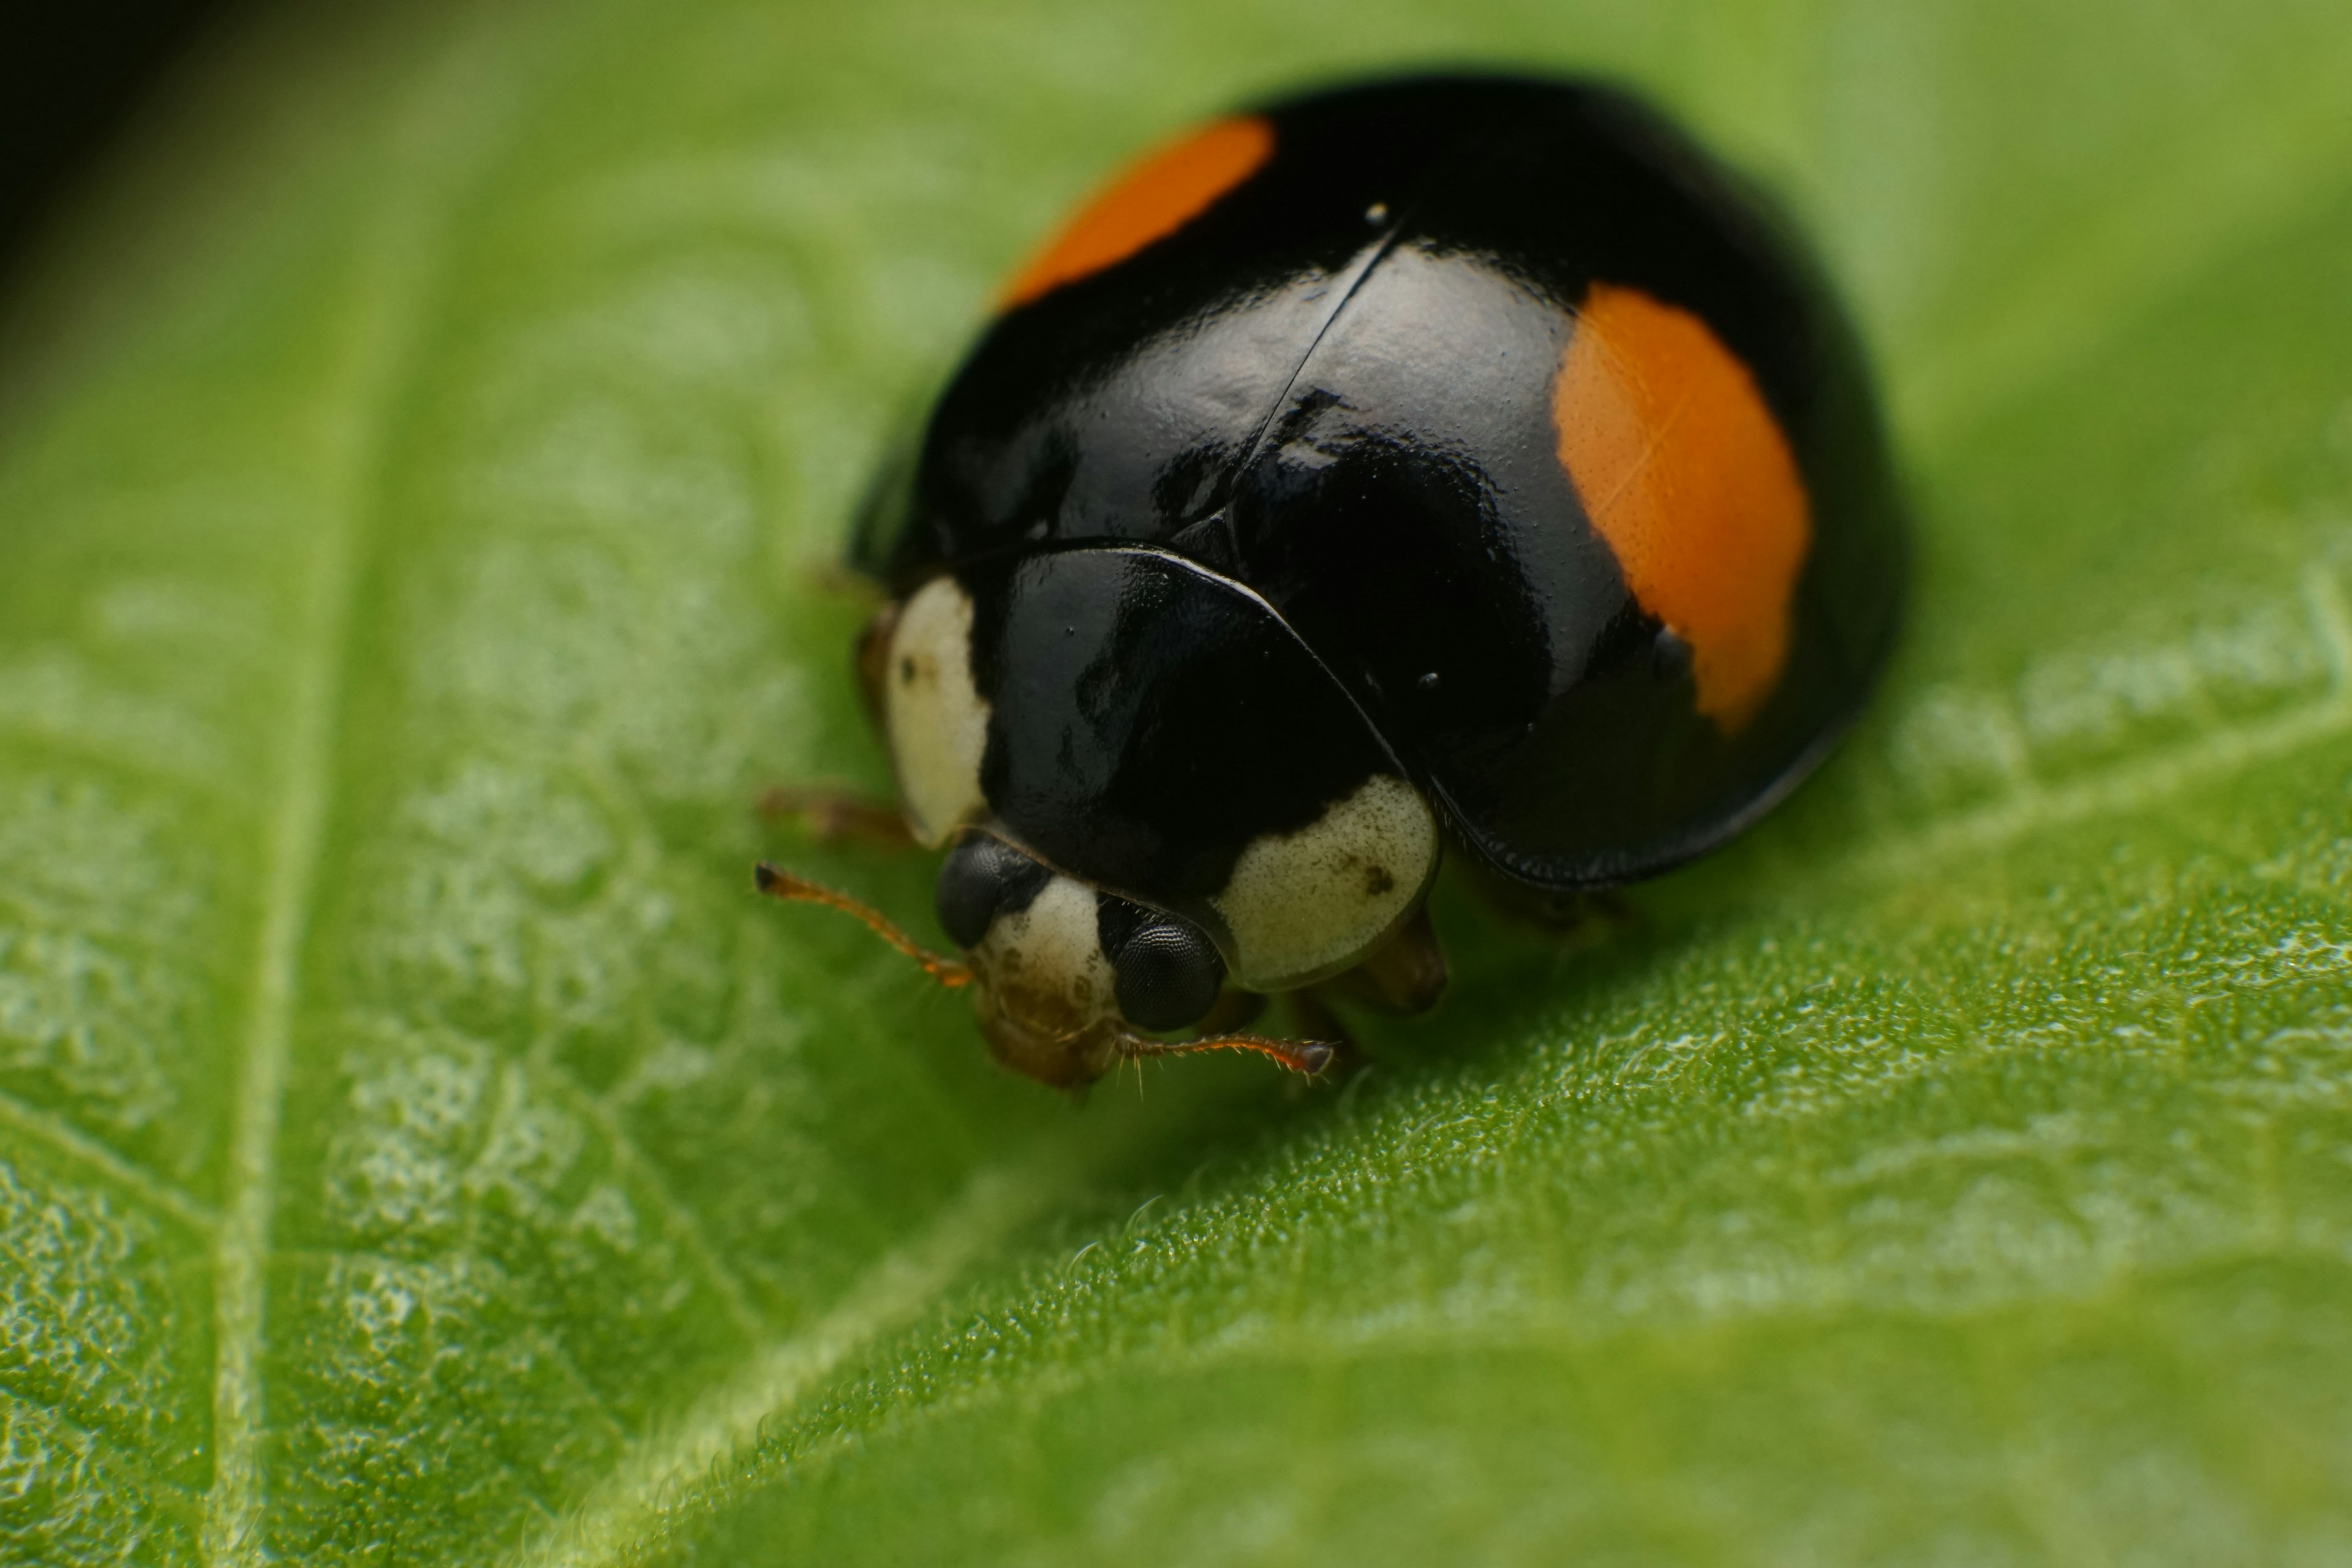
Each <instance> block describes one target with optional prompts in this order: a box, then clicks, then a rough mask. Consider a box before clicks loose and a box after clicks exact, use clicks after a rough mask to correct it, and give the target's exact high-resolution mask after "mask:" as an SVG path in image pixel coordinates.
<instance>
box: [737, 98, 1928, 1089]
mask: <svg viewBox="0 0 2352 1568" xmlns="http://www.w3.org/2000/svg"><path fill="white" fill-rule="evenodd" d="M1000 305H1001V310H1000V313H999V314H998V315H997V317H996V318H995V320H994V321H992V323H991V324H990V325H989V327H988V329H987V330H986V331H985V332H984V333H983V334H982V337H981V339H980V342H978V344H977V345H976V346H975V347H974V348H973V350H972V351H971V355H970V357H969V358H967V359H966V360H965V362H964V363H963V366H962V368H961V370H960V371H959V372H958V374H957V375H956V377H955V379H954V381H953V382H952V383H951V384H950V385H949V387H948V389H947V391H946V392H945V394H944V395H942V396H941V397H940V401H939V404H938V405H937V407H936V408H935V409H934V411H933V412H932V414H931V416H930V420H929V426H928V427H927V429H926V431H925V434H924V437H923V439H922V442H921V445H920V447H919V451H918V452H917V453H916V454H915V456H914V458H913V459H912V461H911V463H910V464H909V465H908V467H907V468H906V469H905V470H904V471H903V472H900V473H898V474H896V475H894V476H893V477H892V479H891V480H890V482H888V483H887V484H886V485H885V486H883V487H882V488H881V489H879V490H877V501H876V503H875V504H874V505H873V506H872V507H870V508H869V510H868V514H867V516H866V519H865V521H864V522H863V524H862V526H861V529H860V532H859V537H858V539H857V542H856V550H855V560H856V564H857V565H858V566H859V567H860V568H861V569H863V570H864V571H866V572H867V573H869V574H872V575H873V576H875V577H877V578H878V579H879V580H880V581H881V582H882V583H883V584H886V585H887V589H888V591H889V593H890V594H891V595H892V596H893V598H892V603H891V604H890V605H889V606H888V607H887V609H885V610H884V611H883V612H882V614H881V615H880V616H879V617H878V618H877V621H876V622H875V624H874V625H873V626H872V627H871V628H870V629H869V631H868V633H867V635H866V644H865V647H864V652H863V656H862V658H861V660H860V663H861V668H862V669H863V670H864V672H865V675H866V684H867V695H868V697H869V698H870V699H871V700H872V703H873V705H874V708H875V710H876V711H877V715H878V716H879V720H880V722H881V727H882V729H883V731H884V732H885V735H886V738H887V742H888V745H889V750H890V754H891V759H892V762H893V764H894V767H895V769H896V772H897V776H898V786H899V793H900V800H901V804H902V805H903V808H904V815H905V821H906V825H907V827H908V830H909V831H910V832H911V834H912V835H913V837H915V838H917V839H918V840H919V841H921V842H922V843H925V844H929V845H935V846H936V845H942V844H947V845H951V846H952V847H951V848H950V853H949V856H948V858H947V862H946V864H945V867H944V868H943V869H942V871H941V874H940V891H939V912H940V920H941V923H942V924H943V925H944V926H945V928H946V929H947V931H948V932H949V934H950V936H951V937H952V938H953V939H954V940H955V942H957V943H958V944H959V945H960V946H961V947H962V948H964V949H965V950H966V952H967V962H966V963H964V964H961V965H960V964H955V963H950V962H948V961H944V960H929V962H930V963H931V964H932V966H933V968H934V970H935V972H937V973H940V974H941V975H942V976H944V977H946V978H949V979H950V980H956V979H959V978H968V979H970V980H971V981H973V982H975V983H976V993H977V995H978V997H979V1005H980V1014H981V1018H982V1024H983V1026H984V1027H985V1029H986V1032H987V1035H988V1037H989V1040H990V1042H991V1045H992V1047H993V1048H994V1049H995V1051H996V1053H997V1055H998V1056H999V1058H1002V1059H1003V1061H1005V1062H1006V1063H1007V1064H1008V1065H1010V1066H1013V1067H1014V1068H1019V1069H1020V1070H1022V1071H1024V1072H1026V1073H1028V1074H1030V1075H1032V1076H1034V1077H1035V1078H1038V1079H1043V1080H1045V1082H1048V1083H1053V1084H1062V1085H1069V1084H1078V1083H1084V1082H1087V1081H1089V1080H1091V1079H1094V1078H1096V1077H1097V1076H1098V1075H1100V1074H1101V1073H1102V1072H1103V1071H1105V1070H1106V1069H1107V1068H1108V1067H1109V1066H1110V1065H1111V1064H1112V1063H1114V1062H1115V1061H1117V1060H1118V1059H1119V1058H1121V1057H1122V1056H1126V1055H1133V1054H1139V1053H1144V1052H1153V1051H1161V1050H1168V1049H1180V1048H1203V1047H1208V1046H1213V1045H1214V1046H1233V1045H1239V1046H1247V1047H1254V1048H1258V1049H1263V1050H1266V1051H1268V1052H1269V1053H1270V1054H1273V1055H1275V1056H1276V1057H1277V1058H1280V1059H1283V1060H1285V1061H1286V1062H1287V1063H1289V1064H1290V1065H1292V1066H1295V1067H1298V1068H1305V1069H1308V1070H1312V1069H1313V1068H1317V1067H1318V1066H1320V1065H1321V1064H1322V1063H1323V1062H1324V1061H1325V1060H1327V1059H1328V1048H1327V1047H1320V1046H1317V1045H1313V1044H1299V1043H1296V1042H1279V1041H1269V1040H1265V1039H1260V1038H1258V1037H1249V1036H1232V1035H1225V1036H1221V1037H1215V1038H1213V1039H1208V1040H1201V1041H1193V1042H1187V1043H1184V1044H1181V1045H1171V1044H1168V1043H1165V1042H1160V1041H1155V1040H1151V1039H1149V1038H1147V1037H1145V1036H1144V1035H1143V1034H1142V1033H1139V1031H1153V1032H1167V1031H1174V1030H1180V1029H1183V1028H1186V1027H1190V1026H1196V1025H1197V1024H1199V1023H1200V1022H1201V1020H1202V1019H1203V1018H1204V1017H1205V1016H1209V1015H1210V1014H1211V1013H1212V1011H1213V1009H1214V1008H1215V1007H1216V1006H1217V1005H1218V1001H1219V997H1220V995H1221V994H1230V993H1231V992H1233V991H1240V992H1249V993H1265V992H1276V991H1291V990H1297V989H1298V988H1301V987H1306V986H1309V985H1312V984H1316V983H1318V982H1320V981H1324V980H1327V979H1329V978H1331V977H1333V976H1336V975H1339V974H1342V973H1347V972H1349V971H1353V970H1359V969H1362V970H1365V971H1366V972H1367V973H1369V974H1370V976H1371V978H1372V979H1373V980H1374V981H1375V982H1376V983H1377V984H1378V985H1379V986H1380V987H1381V988H1382V989H1385V990H1386V991H1387V992H1389V993H1390V994H1391V998H1392V999H1397V1000H1402V1001H1405V1002H1408V1003H1412V1004H1424V1005H1425V1003H1426V1002H1428V1001H1430V1000H1433V996H1434V992H1435V989H1436V987H1437V985H1439V984H1442V982H1443V974H1444V971H1443V967H1442V962H1441V961H1439V960H1437V959H1436V957H1435V951H1434V948H1433V946H1432V945H1431V944H1430V940H1429V938H1428V935H1427V927H1426V924H1425V922H1423V921H1417V919H1416V916H1417V914H1418V911H1419V910H1420V907H1421V902H1422V899H1423V894H1424V893H1425V891H1426V889H1427V888H1428V886H1429V882H1430V879H1431V878H1432V876H1433V874H1434V873H1435V871H1436V868H1437V864H1438V860H1439V857H1440V853H1441V847H1442V846H1444V845H1447V844H1450V845H1452V846H1454V847H1455V848H1456V850H1457V851H1458V852H1460V853H1463V854H1465V855H1467V856H1469V857H1470V858H1473V859H1474V860H1475V861H1477V862H1479V863H1481V864H1483V865H1484V866H1485V867H1486V868H1488V869H1489V870H1491V871H1492V872H1494V873H1496V874H1497V875H1498V876H1500V877H1501V878H1503V879H1507V880H1508V881H1510V882H1514V883H1517V884H1521V885H1523V886H1525V887H1528V888H1530V889H1538V890H1542V891H1564V890H1569V889H1589V888H1598V887H1605V886H1609V885H1611V884H1614V883H1620V882H1624V881H1628V880H1631V879H1635V878H1640V877H1645V876H1648V875H1650V874H1652V873H1654V872H1657V871H1661V870H1664V869H1665V868H1668V867H1671V866H1674V865H1676V864H1678V863H1679V862H1681V861H1684V860H1686V859H1688V858H1691V857H1693V856H1695V855H1697V854H1699V853H1701V852H1703V851H1705V850H1706V849H1708V848H1710V847H1713V846H1715V845H1717V844H1718V843H1720V842H1722V841H1723V840H1724V839H1726V838H1727V837H1730V836H1731V835H1733V834H1735V833H1737V832H1738V831H1739V830H1740V829H1741V828H1742V827H1744V826H1747V825H1748V823H1750V822H1752V821H1754V820H1755V819H1756V818H1757V817H1758V816H1760V815H1761V814H1763V813H1764V812H1765V811H1767V810H1768V809H1769V808H1770V807H1771V806H1772V805H1774V804H1775V803H1776V802H1777V801H1779V800H1780V798H1781V797H1782V796H1783V795H1786V794H1787V793H1788V792H1789V790H1790V788H1792V787H1793V786H1794V785H1795V784H1796V783H1797V782H1798V781H1799V780H1800V779H1801V777H1803V775H1804V774H1805V773H1807V772H1808V771H1809V770H1810V769H1811V767H1812V766H1813V764H1814V763H1817V762H1818V761H1819V760H1820V759H1821V757H1822V754H1823V752H1824V751H1825V750H1826V749H1827V747H1828V746H1829V744H1830V743H1831V742H1832V739H1833V738H1834V737H1835V736H1836V734H1837V733H1838V732H1839V731H1841V730H1842V729H1843V726H1844V725H1845V724H1846V722H1847V721H1849V720H1851V719H1852V718H1853V715H1854V713H1855V711H1856V710H1857V709H1858V707H1859V706H1860V704H1861V703H1862V701H1863V699H1864V694H1865V693H1866V691H1867V689H1868V688H1869V686H1870V684H1871V681H1872V678H1873V677H1874V674H1875V672H1876V671H1877V669H1878V668H1879V667H1880V665H1881V664H1882V663H1883V662H1884V660H1885V656H1886V653H1887V649H1888V647H1889V645H1890V643H1891V641H1892V639H1893V637H1894V634H1895V621H1896V612H1897V608H1898V604H1899V601H1900V598H1901V588H1902V580H1903V564H1904V531H1903V524H1902V516H1901V509H1900V506H1899V504H1898V500H1897V496H1896V494H1895V486H1894V484H1893V482H1892V479H1891V476H1890V471H1889V464H1888V460H1887V457H1886V452H1885V445H1884V442H1883V439H1882V436H1881V432H1880V427H1879V424H1878V419H1877V415H1876V411H1875V408H1874V404H1873V400H1872V396H1871V393H1870V389H1869V385H1868V382H1867V378H1866V376H1865V374H1864V368H1863V365H1862V363H1861V360H1860V356H1859V355H1858V353H1857V352H1856V350H1855V347H1854V343H1853V335H1852V333H1851V331H1850V330H1849V329H1848V327H1847V324H1846V322H1845V321H1844V319H1843V316H1842V315H1841V313H1840V311H1839V310H1838V307H1837V305H1836V303H1835V301H1834V300H1832V297H1831V295H1830V293H1829V292H1828V290H1827V289H1826V288H1825V287H1824V286H1823V285H1822V281H1821V280H1820V279H1819V278H1818V277H1817V276H1816V274H1815V273H1814V271H1813V270H1812V268H1811V266H1810V265H1809V263H1808V262H1807V261H1806V260H1805V258H1804V257H1803V256H1802V254H1801V251H1800V250H1799V248H1798V247H1796V246H1795V245H1794V244H1793V243H1792V242H1791V240H1790V237H1788V235H1787V234H1786V233H1785V232H1783V231H1782V230H1781V229H1780V227H1779V226H1777V225H1776V224H1775V222H1774V221H1773V220H1772V219H1771V218H1770V216H1769V215H1768V214H1767V212H1766V211H1765V209H1764V208H1763V207H1762V205H1760V204H1759V201H1758V199H1757V198H1756V197H1755V196H1754V195H1752V194H1751V193H1750V192H1749V191H1748V189H1747V188H1746V187H1745V186H1743V185H1742V184H1739V183H1738V181H1737V180H1735V179H1733V178H1732V177H1730V176H1729V175H1727V174H1726V173H1725V172H1724V171H1723V170H1721V169H1720V168H1719V167H1717V165H1716V164H1715V163H1712V162H1711V161H1710V160H1709V159H1708V158H1707V157H1706V155H1704V154H1703V153H1700V152H1699V151H1698V150H1697V149H1696V147H1694V146H1693V145H1692V144H1691V143H1690V142H1688V141H1686V140H1685V138H1684V137H1682V136H1681V135H1680V134H1678V133H1677V132H1675V131H1674V130H1673V129H1672V128H1671V127H1669V126H1668V125H1666V124H1665V123H1664V122H1663V121H1661V120H1659V119H1658V118H1657V117H1656V116H1655V115H1654V114H1653V113H1651V112H1650V111H1649V110H1645V109H1643V107H1642V106H1640V105H1639V104H1637V103H1635V102H1633V100H1630V99H1628V98H1626V97H1625V96H1623V95H1622V94H1621V93H1618V92H1615V91H1612V90H1610V89H1604V88H1599V87H1594V86H1591V85H1583V84H1572V83H1559V82H1549V81H1538V80H1528V79H1509V78H1433V79H1411V80H1402V81H1390V82H1381V83H1376V84H1372V85H1369V86H1360V87H1352V88H1347V89H1339V90H1336V91H1328V92H1322V93H1317V94H1314V95H1311V96H1307V97H1304V98H1298V99H1293V100H1287V101H1285V102H1281V103H1277V104H1275V105H1273V106H1271V107H1268V108H1265V109H1262V110H1255V111H1253V112H1250V113H1245V114H1242V115H1237V116H1234V117H1232V118H1228V119H1224V120H1221V121H1215V122H1214V123H1213V124H1211V125H1209V126H1207V127H1206V128H1204V129H1202V130H1200V131H1198V132H1194V133H1193V134H1192V135H1191V136H1189V137H1187V138H1185V139H1183V140H1181V141H1179V142H1175V143H1173V144H1171V145H1170V146H1167V147H1165V148H1163V149H1161V150H1160V151H1159V152H1157V153H1152V154H1150V156H1148V157H1146V158H1145V159H1143V160H1142V161H1141V162H1140V163H1138V164H1137V165H1136V166H1135V167H1134V168H1132V169H1131V170H1129V172H1128V173H1127V174H1125V175H1124V176H1123V177H1121V178H1120V179H1119V180H1118V181H1117V182H1116V183H1114V184H1112V185H1111V186H1110V187H1108V189H1107V190H1106V191H1104V192H1103V193H1102V194H1101V195H1097V197H1096V198H1095V199H1094V200H1093V201H1092V202H1091V203H1090V204H1089V205H1087V206H1086V207H1085V208H1083V209H1082V210H1081V211H1080V212H1079V213H1078V214H1077V216H1076V217H1075V218H1074V219H1073V220H1072V221H1071V222H1070V224H1069V225H1068V226H1067V227H1066V228H1065V229H1064V230H1063V231H1062V232H1061V233H1060V234H1059V235H1058V236H1056V237H1055V238H1054V239H1053V240H1052V242H1051V243H1050V244H1048V245H1047V246H1046V247H1045V249H1044V250H1043V251H1042V252H1041V253H1040V254H1039V255H1038V256H1036V257H1035V258H1034V259H1032V260H1031V261H1030V262H1029V263H1028V264H1027V265H1026V266H1025V267H1024V268H1022V269H1021V270H1020V271H1019V272H1018V273H1017V274H1016V275H1015V276H1014V277H1013V279H1012V281H1011V282H1010V283H1009V284H1008V285H1007V286H1006V288H1005V289H1004V291H1003V297H1002V299H1001V300H1000ZM762 886H763V887H767V888H769V889H770V890H772V891H779V892H784V893H787V894H789V895H794V896H827V895H823V894H822V893H821V890H818V889H811V888H809V887H808V885H806V884H803V883H800V882H798V881H797V880H796V879H791V878H788V877H785V876H784V875H783V874H782V873H777V872H773V871H772V870H769V869H768V868H762ZM835 901H841V900H835ZM1401 933H1402V934H1401ZM892 934H893V936H894V940H898V941H900V942H902V944H903V942H904V939H903V938H896V936H895V933H892ZM1400 976H1402V977H1403V978H1402V979H1400V978H1399V977H1400Z"/></svg>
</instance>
